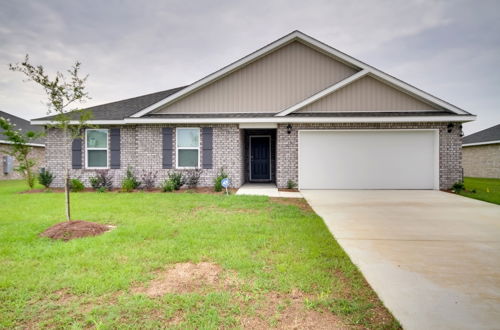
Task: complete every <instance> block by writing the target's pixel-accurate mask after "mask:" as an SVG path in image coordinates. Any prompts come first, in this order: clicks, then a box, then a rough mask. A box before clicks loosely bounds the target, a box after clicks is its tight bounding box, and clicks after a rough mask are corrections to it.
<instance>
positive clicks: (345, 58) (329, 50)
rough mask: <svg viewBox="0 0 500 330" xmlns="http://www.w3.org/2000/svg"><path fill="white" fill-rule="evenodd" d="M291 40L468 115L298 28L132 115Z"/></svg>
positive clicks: (208, 80) (212, 79) (154, 107)
mask: <svg viewBox="0 0 500 330" xmlns="http://www.w3.org/2000/svg"><path fill="white" fill-rule="evenodd" d="M293 40H299V41H302V42H304V43H306V44H309V45H310V46H313V47H314V48H316V49H318V50H320V51H322V52H324V53H326V54H328V55H330V56H332V57H335V58H337V59H338V60H340V61H342V62H344V63H346V64H348V65H351V66H353V67H357V68H359V69H360V70H367V71H369V72H370V73H371V74H373V75H374V76H375V77H378V78H379V79H381V80H384V81H386V82H388V83H390V84H392V85H394V86H396V87H398V88H400V89H402V90H404V91H406V92H407V93H409V94H413V95H415V96H417V97H420V98H421V99H423V100H426V101H428V102H431V103H433V104H436V105H438V106H440V107H442V108H444V109H447V110H450V111H452V112H454V113H456V114H460V115H469V113H468V112H466V111H464V110H462V109H460V108H458V107H456V106H454V105H452V104H450V103H448V102H445V101H443V100H441V99H439V98H437V97H435V96H432V95H430V94H428V93H426V92H424V91H422V90H420V89H418V88H416V87H413V86H411V85H409V84H407V83H405V82H403V81H401V80H399V79H397V78H394V77H393V76H391V75H388V74H387V73H384V72H382V71H380V70H378V69H376V68H374V67H372V66H370V65H368V64H366V63H363V62H361V61H359V60H357V59H355V58H353V57H351V56H349V55H347V54H345V53H342V52H341V51H339V50H337V49H335V48H333V47H330V46H328V45H326V44H324V43H322V42H321V41H319V40H316V39H314V38H312V37H310V36H308V35H305V34H304V33H302V32H300V31H294V32H292V33H290V34H288V35H286V36H284V37H283V38H281V39H278V40H276V41H275V42H273V43H271V44H269V45H267V46H265V47H263V48H261V49H259V50H257V51H255V52H253V53H251V54H250V55H248V56H246V57H243V58H242V59H240V60H238V61H236V62H234V63H232V64H230V65H228V66H226V67H224V68H222V69H220V70H218V71H216V72H214V73H212V74H210V75H208V76H206V77H205V78H203V79H200V80H198V81H197V82H195V83H193V84H191V85H189V86H188V87H186V88H184V89H182V90H181V91H179V92H177V93H175V94H173V95H171V96H168V97H166V98H164V99H163V100H160V101H158V102H157V103H155V104H152V105H150V106H148V107H147V108H144V109H142V110H141V111H139V112H137V113H135V114H133V115H132V116H131V117H133V118H138V117H142V116H144V115H145V114H147V113H149V112H151V111H154V110H155V109H158V108H159V107H161V106H163V105H165V104H168V103H171V102H173V101H174V100H177V99H178V98H181V97H183V96H186V95H187V94H189V93H191V92H193V91H195V90H197V89H198V88H200V87H203V86H205V85H207V84H209V83H210V82H212V81H215V80H217V79H219V78H221V77H223V76H225V75H227V74H229V73H231V72H233V71H234V70H236V69H238V68H239V67H242V66H244V65H246V64H248V63H250V62H252V61H254V60H256V59H258V58H259V57H261V56H264V55H266V54H267V53H269V52H271V51H273V50H275V49H277V48H279V47H281V46H283V45H285V44H287V43H289V42H291V41H293Z"/></svg>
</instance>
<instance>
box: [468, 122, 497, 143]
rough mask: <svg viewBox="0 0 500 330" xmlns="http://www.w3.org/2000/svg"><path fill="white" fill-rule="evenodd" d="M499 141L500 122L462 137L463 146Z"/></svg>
mask: <svg viewBox="0 0 500 330" xmlns="http://www.w3.org/2000/svg"><path fill="white" fill-rule="evenodd" d="M493 143H500V124H498V125H496V126H493V127H490V128H487V129H484V130H482V131H479V132H476V133H474V134H471V135H468V136H466V137H464V138H463V139H462V145H463V146H473V145H481V144H493Z"/></svg>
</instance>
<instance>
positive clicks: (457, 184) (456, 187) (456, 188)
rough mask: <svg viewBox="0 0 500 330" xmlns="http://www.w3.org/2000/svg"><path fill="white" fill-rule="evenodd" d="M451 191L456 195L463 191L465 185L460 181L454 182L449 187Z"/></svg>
mask: <svg viewBox="0 0 500 330" xmlns="http://www.w3.org/2000/svg"><path fill="white" fill-rule="evenodd" d="M451 189H452V190H453V191H455V192H456V193H459V192H461V191H462V190H465V185H464V183H463V182H462V181H458V182H455V183H454V184H453V186H452V187H451Z"/></svg>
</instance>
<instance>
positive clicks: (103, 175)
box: [89, 170, 113, 190]
mask: <svg viewBox="0 0 500 330" xmlns="http://www.w3.org/2000/svg"><path fill="white" fill-rule="evenodd" d="M89 181H90V185H91V186H92V188H94V189H95V190H99V189H100V188H104V189H107V190H111V189H113V176H112V175H110V174H109V172H108V170H101V171H97V172H96V175H95V176H93V177H90V178H89Z"/></svg>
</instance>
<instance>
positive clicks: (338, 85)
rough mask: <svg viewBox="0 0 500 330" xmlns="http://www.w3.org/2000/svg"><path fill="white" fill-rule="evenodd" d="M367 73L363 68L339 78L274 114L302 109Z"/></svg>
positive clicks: (283, 113) (281, 114)
mask: <svg viewBox="0 0 500 330" xmlns="http://www.w3.org/2000/svg"><path fill="white" fill-rule="evenodd" d="M368 73H369V71H368V70H366V69H363V70H361V71H359V72H357V73H355V74H353V75H352V76H349V77H347V78H345V79H344V80H341V81H339V82H338V83H336V84H333V85H332V86H330V87H328V88H325V89H324V90H322V91H320V92H318V93H316V94H314V95H313V96H311V97H308V98H307V99H305V100H303V101H302V102H299V103H297V104H295V105H293V106H291V107H289V108H288V109H285V110H283V111H281V112H280V113H278V114H276V117H282V116H286V115H288V114H289V113H292V112H294V111H297V110H299V109H302V108H304V107H305V106H308V105H309V104H311V103H313V102H316V101H317V100H319V99H321V98H323V97H325V96H327V95H329V94H331V93H333V92H335V91H337V90H339V89H341V88H342V87H345V86H347V85H349V84H350V83H352V82H354V81H356V80H358V79H360V78H362V77H364V76H366V75H367V74H368Z"/></svg>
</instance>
